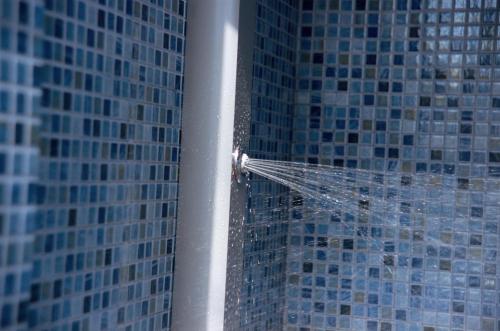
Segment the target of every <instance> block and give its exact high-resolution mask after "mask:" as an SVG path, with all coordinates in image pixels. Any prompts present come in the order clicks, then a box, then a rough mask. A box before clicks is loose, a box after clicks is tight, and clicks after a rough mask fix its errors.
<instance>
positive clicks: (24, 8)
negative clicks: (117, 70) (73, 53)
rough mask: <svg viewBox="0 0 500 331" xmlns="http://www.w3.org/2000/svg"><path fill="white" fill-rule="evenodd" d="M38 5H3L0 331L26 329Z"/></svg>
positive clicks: (34, 157)
mask: <svg viewBox="0 0 500 331" xmlns="http://www.w3.org/2000/svg"><path fill="white" fill-rule="evenodd" d="M37 4H39V2H38V1H30V2H25V1H17V0H8V1H7V0H4V1H0V329H1V330H23V329H24V328H26V327H27V313H26V308H27V306H28V303H29V298H30V284H31V270H32V264H31V257H32V252H33V235H32V231H33V226H34V222H35V217H34V216H35V210H34V205H35V201H34V199H33V197H34V196H33V186H34V184H35V182H36V179H37V160H38V148H37V147H36V145H35V144H34V139H35V138H36V132H37V128H38V124H39V121H38V119H37V116H36V113H37V110H38V105H39V96H40V91H39V90H38V89H36V88H34V86H33V78H34V77H33V69H34V67H35V65H36V63H35V61H34V58H33V53H34V47H33V40H34V38H35V35H37V34H38V31H36V30H35V29H34V28H33V27H34V18H35V5H37Z"/></svg>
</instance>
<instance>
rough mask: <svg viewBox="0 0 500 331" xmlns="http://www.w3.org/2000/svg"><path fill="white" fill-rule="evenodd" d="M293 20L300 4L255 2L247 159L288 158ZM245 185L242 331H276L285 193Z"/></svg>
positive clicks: (263, 184) (281, 296)
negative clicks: (246, 203) (245, 211)
mask: <svg viewBox="0 0 500 331" xmlns="http://www.w3.org/2000/svg"><path fill="white" fill-rule="evenodd" d="M297 15H298V1H295V0H273V1H268V0H257V1H256V17H255V20H256V23H255V35H254V41H253V42H254V50H253V59H254V60H253V62H254V64H253V73H252V101H251V109H252V111H251V116H250V118H251V119H250V121H251V129H250V130H251V131H250V143H249V150H248V155H249V156H251V157H255V158H264V159H278V160H283V159H289V157H290V148H291V143H290V142H291V140H290V138H291V128H292V115H293V102H294V100H293V92H294V86H295V81H294V76H295V45H296V30H297ZM249 184H250V185H249V193H248V194H249V196H248V211H247V212H248V217H247V220H246V222H245V226H244V233H245V238H244V262H243V263H244V265H243V284H242V287H241V297H242V302H241V329H242V330H279V329H281V328H282V327H283V307H284V303H285V285H286V282H285V271H286V268H285V264H286V238H287V233H288V212H287V206H288V203H287V201H288V190H287V189H286V188H285V187H283V186H281V185H278V184H276V183H272V182H270V181H268V180H264V179H262V178H258V177H252V179H251V180H250V183H249Z"/></svg>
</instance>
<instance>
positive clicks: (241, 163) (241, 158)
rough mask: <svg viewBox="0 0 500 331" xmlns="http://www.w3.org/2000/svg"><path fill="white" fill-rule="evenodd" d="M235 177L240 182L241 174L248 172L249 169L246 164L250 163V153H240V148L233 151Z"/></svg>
mask: <svg viewBox="0 0 500 331" xmlns="http://www.w3.org/2000/svg"><path fill="white" fill-rule="evenodd" d="M232 155H233V158H232V159H233V161H232V163H233V178H234V179H236V181H238V183H239V182H240V179H241V175H246V174H248V170H247V169H246V165H247V163H248V155H246V154H245V153H240V150H239V148H237V149H236V150H235V151H234V152H233V154H232Z"/></svg>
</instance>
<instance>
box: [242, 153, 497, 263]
mask: <svg viewBox="0 0 500 331" xmlns="http://www.w3.org/2000/svg"><path fill="white" fill-rule="evenodd" d="M240 168H241V169H242V170H246V171H247V172H251V173H254V174H256V175H259V176H261V177H264V178H267V179H269V180H272V181H274V182H277V183H280V184H282V185H284V186H286V187H288V188H290V189H291V190H292V191H293V195H294V196H295V197H294V199H295V200H296V201H297V200H299V201H301V202H300V206H306V205H307V207H308V208H310V209H311V210H313V213H315V214H319V213H322V214H323V215H330V217H331V218H332V219H334V220H335V222H338V223H339V224H341V226H342V227H344V229H345V231H344V233H351V234H352V235H353V236H357V237H358V238H360V239H364V240H365V241H366V243H367V246H368V247H369V248H370V249H373V250H380V251H383V250H384V240H383V239H381V238H380V236H378V235H374V233H372V232H370V231H369V226H368V225H370V224H371V225H373V224H376V225H384V226H386V227H389V228H391V229H392V230H394V231H396V230H401V229H405V230H406V231H408V232H409V233H411V236H413V239H414V240H417V241H419V242H424V243H425V244H426V245H434V246H439V247H448V248H452V247H453V242H452V241H449V240H445V241H443V240H442V238H440V237H439V234H440V233H441V231H442V230H443V227H446V226H448V225H446V224H449V222H443V221H442V220H443V219H445V218H453V217H455V216H457V206H460V205H461V204H463V203H464V202H463V192H464V190H478V191H486V192H488V193H490V192H491V195H492V196H493V199H492V201H493V200H494V197H495V196H497V197H498V195H499V193H498V187H499V186H498V181H496V182H493V181H490V182H486V185H478V184H477V183H475V182H474V181H473V180H469V179H463V178H459V177H458V176H456V175H445V174H429V173H425V174H419V173H417V174H412V173H403V172H395V171H390V172H379V171H369V170H363V169H352V168H344V167H336V166H330V165H318V164H307V163H298V162H289V161H274V160H261V159H253V158H246V159H244V162H243V164H241V167H240ZM483 184H484V181H483ZM495 187H496V189H495ZM294 208H295V207H294V206H293V203H292V204H291V209H294ZM461 216H464V215H461ZM467 216H474V215H467ZM355 218H358V219H359V220H361V222H355V221H353V220H354V219H355ZM360 224H361V225H362V226H360ZM465 224H466V223H464V226H465ZM415 226H416V227H417V229H415ZM455 230H456V228H451V227H450V228H449V231H450V232H454V231H455ZM459 230H460V231H463V230H466V229H464V228H462V229H460V228H459ZM392 254H393V255H396V256H397V255H398V254H397V253H396V252H393V253H392ZM380 259H383V256H382V255H381V256H380ZM389 272H391V273H392V271H391V270H389Z"/></svg>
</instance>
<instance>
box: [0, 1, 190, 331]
mask: <svg viewBox="0 0 500 331" xmlns="http://www.w3.org/2000/svg"><path fill="white" fill-rule="evenodd" d="M0 4H1V6H0V16H1V19H0V29H1V39H0V46H1V52H0V68H1V69H0V70H1V71H0V93H1V98H0V101H1V102H0V198H1V199H0V238H2V240H1V243H0V266H1V268H0V271H1V273H0V288H1V289H0V298H1V299H2V307H0V309H1V318H0V329H2V330H4V329H6V328H8V327H9V326H12V328H13V329H16V330H17V329H19V328H21V327H22V326H23V325H24V326H26V321H28V326H29V327H30V328H36V329H37V330H74V331H78V330H82V331H83V330H105V329H106V330H160V329H161V330H163V329H168V327H169V324H170V306H171V293H172V272H173V251H174V236H175V217H176V198H177V174H178V158H179V143H180V133H179V129H180V118H181V112H180V109H181V103H182V80H183V76H182V72H183V66H184V63H183V61H184V40H185V39H184V38H185V14H186V3H185V1H182V0H154V1H153V0H151V1H146V0H144V1H142V0H141V1H138V0H98V1H97V0H96V1H77V0H45V1H40V3H37V2H34V1H17V0H16V1H10V0H2V1H0ZM34 33H36V36H33V34H34ZM34 59H36V61H37V62H39V63H40V65H39V66H37V67H36V68H33V63H34V62H33V61H34ZM33 72H34V75H33V77H34V78H35V79H34V81H33V82H32V73H33ZM31 85H35V86H36V89H33V88H30V87H29V86H31ZM19 86H22V87H23V88H22V90H19V91H18V87H19ZM20 91H22V93H21V92H20ZM36 91H39V92H41V93H39V94H40V97H39V99H40V107H35V101H36V99H35V100H34V99H33V96H34V95H35V94H36ZM35 112H36V113H37V114H36V117H37V118H38V119H39V120H40V126H39V130H38V131H37V130H35V126H36V123H37V120H35V119H33V117H34V116H31V115H32V113H35ZM32 142H33V144H32ZM38 153H39V157H37V156H38ZM32 159H33V160H32ZM36 159H39V160H38V161H39V162H38V163H34V162H31V161H36ZM27 165H33V167H32V168H30V169H28V168H27ZM35 179H36V181H37V183H36V185H33V182H34V181H35ZM28 188H29V192H28ZM28 193H29V195H28ZM33 205H36V209H32V208H31V206H33ZM5 206H9V207H8V208H6V207H5ZM31 231H34V241H33V237H32V236H30V234H29V233H30V232H31ZM7 235H8V239H5V237H6V236H7ZM31 244H33V249H32V250H33V254H32V255H31ZM30 269H32V271H31V270H30ZM30 281H31V286H30ZM27 299H29V304H28V303H27ZM18 305H20V306H21V308H22V309H18V308H17V307H18Z"/></svg>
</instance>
